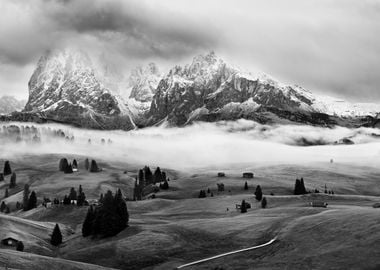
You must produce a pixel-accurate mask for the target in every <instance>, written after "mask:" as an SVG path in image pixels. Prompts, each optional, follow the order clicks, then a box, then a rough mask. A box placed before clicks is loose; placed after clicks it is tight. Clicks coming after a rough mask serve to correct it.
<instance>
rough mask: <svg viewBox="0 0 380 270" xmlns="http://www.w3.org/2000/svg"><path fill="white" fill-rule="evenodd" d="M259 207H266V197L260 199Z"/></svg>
mask: <svg viewBox="0 0 380 270" xmlns="http://www.w3.org/2000/svg"><path fill="white" fill-rule="evenodd" d="M261 207H262V208H266V207H267V198H265V197H264V198H263V199H262V200H261Z"/></svg>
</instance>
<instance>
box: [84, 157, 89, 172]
mask: <svg viewBox="0 0 380 270" xmlns="http://www.w3.org/2000/svg"><path fill="white" fill-rule="evenodd" d="M84 168H85V169H86V171H88V170H89V169H90V161H88V158H86V160H85V161H84Z"/></svg>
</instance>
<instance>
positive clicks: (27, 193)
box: [22, 184, 30, 211]
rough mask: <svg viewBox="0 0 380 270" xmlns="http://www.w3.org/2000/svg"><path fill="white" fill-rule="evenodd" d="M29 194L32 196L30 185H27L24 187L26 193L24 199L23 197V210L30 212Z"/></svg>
mask: <svg viewBox="0 0 380 270" xmlns="http://www.w3.org/2000/svg"><path fill="white" fill-rule="evenodd" d="M29 194H30V190H29V185H28V184H25V185H24V193H23V197H22V205H23V210H24V211H28V210H29V209H28V202H29Z"/></svg>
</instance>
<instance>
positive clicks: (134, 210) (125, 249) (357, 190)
mask: <svg viewBox="0 0 380 270" xmlns="http://www.w3.org/2000/svg"><path fill="white" fill-rule="evenodd" d="M73 157H74V156H70V157H69V158H70V159H72V158H73ZM76 158H77V159H78V161H79V163H80V166H81V163H82V162H83V160H84V159H83V158H81V157H76ZM58 160H59V157H57V156H43V157H39V158H35V159H30V160H29V159H27V160H25V159H24V160H19V161H15V162H14V167H15V168H17V170H18V171H20V182H21V183H26V182H28V183H31V184H32V189H33V190H36V191H37V194H38V196H39V197H42V196H48V197H53V196H56V194H58V195H59V196H60V197H62V196H63V195H64V194H67V193H68V191H69V188H70V187H71V186H74V187H77V186H79V184H81V185H82V186H83V187H84V190H85V192H86V195H87V197H88V198H97V197H98V196H99V193H100V192H104V191H105V190H106V189H108V188H111V189H113V190H115V189H116V188H121V189H122V191H123V192H124V193H125V194H131V186H132V185H133V178H134V176H135V174H136V170H137V168H138V167H136V166H130V165H129V166H128V168H127V169H128V174H124V173H123V172H124V170H126V168H125V167H126V166H125V165H124V164H122V163H120V164H107V163H105V162H102V161H99V162H98V163H99V164H100V165H101V166H102V167H103V168H104V169H105V170H104V171H103V172H101V173H98V174H91V173H87V172H84V171H83V169H82V170H81V171H80V172H79V173H77V174H73V175H65V174H62V173H60V172H57V169H56V168H57V164H58ZM0 164H1V162H0ZM41 164H42V166H41ZM217 171H218V169H214V170H199V171H194V172H193V173H188V172H173V171H171V172H169V173H168V175H169V177H170V178H171V179H172V180H171V181H170V182H169V184H170V189H169V191H165V192H164V191H161V192H159V193H157V197H158V198H157V199H154V200H147V201H140V202H128V209H129V212H130V215H131V221H130V228H128V229H127V230H125V231H123V232H122V233H120V234H119V235H117V236H115V237H113V238H109V239H106V240H105V239H89V238H87V239H83V238H82V237H81V234H80V228H81V226H80V224H81V222H82V220H83V218H84V215H85V212H86V208H77V207H63V208H62V207H60V208H53V209H44V208H42V207H40V208H38V209H36V210H33V211H30V212H26V213H25V212H21V213H16V215H17V216H20V217H23V218H26V219H29V220H37V221H43V222H44V223H43V224H50V223H46V222H52V223H51V224H53V223H54V222H59V223H61V224H64V225H66V226H67V227H68V228H70V229H72V230H74V231H75V234H73V235H67V236H66V237H65V243H64V244H63V245H62V247H61V248H60V250H59V252H57V253H54V254H53V255H52V256H59V257H62V258H66V259H69V260H76V261H82V262H88V263H93V264H98V265H104V266H111V267H115V268H121V269H142V268H147V269H152V268H157V269H170V268H171V267H174V266H178V265H180V264H182V263H186V262H189V261H193V260H197V259H201V258H204V257H207V256H212V255H215V254H218V253H222V252H226V251H230V250H233V249H239V248H244V247H249V246H252V245H256V244H260V243H263V242H266V241H268V240H269V239H271V238H272V237H274V236H275V235H279V236H280V241H279V242H278V243H276V244H275V245H274V246H273V247H268V248H265V249H263V250H260V251H252V252H249V253H247V254H240V255H234V256H232V257H227V258H224V259H219V260H216V261H213V262H210V263H207V264H204V265H200V266H197V267H196V268H194V269H202V268H204V269H210V268H211V269H213V267H215V266H219V265H223V266H224V267H225V269H247V266H257V267H259V268H261V269H272V268H274V269H287V267H288V269H297V267H298V266H297V265H300V267H299V268H298V269H308V268H310V265H311V266H312V267H311V268H312V269H326V265H327V264H328V265H330V263H331V265H334V267H335V268H336V269H345V268H346V267H345V265H347V266H349V267H354V266H355V265H366V266H370V265H376V264H375V263H376V262H374V261H371V258H376V257H374V256H378V254H376V251H375V250H379V246H378V243H379V239H380V235H378V234H377V233H376V230H377V231H378V229H379V228H378V225H376V224H380V222H379V219H378V216H379V215H378V209H372V208H371V205H372V204H373V203H374V202H377V201H379V197H377V196H378V195H380V190H379V185H378V180H377V179H378V178H379V176H380V171H379V170H374V169H368V168H355V167H352V166H345V165H339V164H314V165H312V166H310V167H297V168H295V167H289V166H276V167H249V166H247V167H246V168H239V169H235V168H229V169H225V170H223V171H225V172H226V174H227V177H225V178H218V177H216V176H215V175H216V172H217ZM242 171H253V172H255V175H256V177H255V179H252V180H249V181H248V184H249V187H250V189H249V190H248V191H244V190H243V185H244V182H245V181H246V180H245V179H242V178H241V172H242ZM22 172H25V173H24V174H23V173H22ZM18 175H19V174H18ZM301 176H303V177H304V179H305V182H306V186H307V188H309V189H314V188H319V189H320V190H322V189H323V187H324V184H326V183H327V185H328V188H332V189H334V191H335V192H336V193H338V194H340V195H334V196H331V195H325V194H320V195H308V196H293V195H291V192H292V188H293V185H294V179H295V178H296V177H301ZM18 181H19V180H18ZM219 182H223V183H224V184H225V186H226V191H225V192H222V193H218V192H217V191H216V183H219ZM257 184H260V185H261V186H262V187H263V190H264V193H266V194H269V193H271V192H273V193H274V194H275V196H270V195H269V196H268V195H266V196H267V198H268V207H269V208H268V209H261V208H260V204H259V203H257V202H256V201H255V199H254V198H253V195H252V194H253V192H254V187H255V186H256V185H257ZM207 188H210V189H211V190H212V192H213V193H214V195H215V196H214V197H212V198H211V197H208V198H205V199H198V198H197V195H198V193H199V190H200V189H207ZM1 189H2V190H3V188H1ZM343 194H344V195H343ZM18 196H20V195H18ZM15 198H16V195H13V196H11V197H10V198H9V199H8V201H12V200H13V201H15ZM242 199H246V200H247V201H249V202H251V203H252V206H253V208H252V209H250V210H249V211H248V213H247V214H240V213H238V212H237V211H236V210H235V209H234V207H235V204H237V203H240V202H241V200H242ZM315 199H318V200H324V201H328V203H329V207H328V208H327V209H320V208H319V209H318V208H310V207H309V206H308V203H309V202H310V201H312V200H315ZM227 208H229V211H227ZM353 217H354V219H353ZM0 221H1V219H0ZM376 222H377V223H376ZM342 224H344V226H345V227H344V230H342V232H344V233H339V232H340V228H341V227H342ZM366 224H368V225H369V227H366ZM24 230H25V232H29V228H25V229H24ZM1 231H2V228H1V226H0V232H1ZM350 234H352V235H353V236H352V237H350ZM368 235H371V237H372V239H373V240H372V241H368V240H369V237H368ZM35 241H37V240H35ZM43 241H46V239H45V240H43ZM37 243H38V242H36V243H35V245H32V248H31V250H30V251H31V252H34V253H35V252H38V249H37V248H34V247H35V246H36V245H37ZM372 246H373V247H375V248H374V249H372V248H371V247H372ZM48 249H49V248H48ZM358 252H363V254H364V256H362V257H360V258H359V256H350V255H352V254H355V253H358ZM345 254H347V255H348V256H350V257H349V258H346V257H345ZM3 256H5V255H3ZM322 258H326V263H325V261H324V259H322ZM334 258H337V259H336V263H334ZM342 261H344V262H343V263H342ZM346 261H347V264H346ZM364 262H367V264H362V263H364ZM339 266H342V267H341V268H339ZM311 268H310V269H311ZM255 269H256V268H255Z"/></svg>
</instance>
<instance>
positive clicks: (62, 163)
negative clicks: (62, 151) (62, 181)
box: [59, 158, 69, 172]
mask: <svg viewBox="0 0 380 270" xmlns="http://www.w3.org/2000/svg"><path fill="white" fill-rule="evenodd" d="M67 166H69V162H68V161H67V159H66V158H61V160H60V161H59V170H60V171H61V172H65V171H66V169H67Z"/></svg>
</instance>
